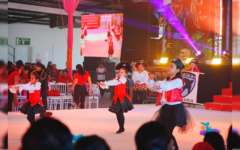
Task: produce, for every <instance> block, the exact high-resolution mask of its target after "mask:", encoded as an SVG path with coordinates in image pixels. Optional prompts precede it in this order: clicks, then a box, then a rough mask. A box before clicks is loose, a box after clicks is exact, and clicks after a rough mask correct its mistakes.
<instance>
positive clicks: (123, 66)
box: [98, 61, 133, 133]
mask: <svg viewBox="0 0 240 150" xmlns="http://www.w3.org/2000/svg"><path fill="white" fill-rule="evenodd" d="M115 70H119V72H118V77H116V78H115V79H113V80H109V81H105V82H100V83H99V82H98V85H100V87H101V88H103V89H107V88H108V87H109V86H115V95H114V97H113V101H112V104H111V106H110V107H109V111H110V112H113V113H116V115H117V120H118V124H119V130H118V131H117V132H116V133H122V132H124V130H125V129H124V121H125V118H124V115H123V113H124V112H125V113H126V112H128V111H129V110H132V109H133V105H132V102H131V97H130V96H129V95H128V94H127V93H126V86H127V79H126V74H128V72H131V71H130V70H131V67H130V64H129V63H128V62H126V61H123V62H120V63H119V64H117V66H116V67H115Z"/></svg>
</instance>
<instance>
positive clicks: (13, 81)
mask: <svg viewBox="0 0 240 150" xmlns="http://www.w3.org/2000/svg"><path fill="white" fill-rule="evenodd" d="M21 72H22V68H21V66H20V65H18V64H17V65H16V66H14V67H13V69H11V72H8V86H11V85H17V84H18V83H19V82H20V74H21ZM16 101H17V94H15V95H14V94H13V93H11V92H10V91H9V90H8V111H12V110H13V102H14V103H16Z"/></svg>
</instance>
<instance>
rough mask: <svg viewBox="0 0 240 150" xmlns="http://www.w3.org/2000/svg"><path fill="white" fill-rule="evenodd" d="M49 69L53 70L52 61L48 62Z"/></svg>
mask: <svg viewBox="0 0 240 150" xmlns="http://www.w3.org/2000/svg"><path fill="white" fill-rule="evenodd" d="M47 69H49V70H51V69H52V62H51V61H49V62H48V65H47Z"/></svg>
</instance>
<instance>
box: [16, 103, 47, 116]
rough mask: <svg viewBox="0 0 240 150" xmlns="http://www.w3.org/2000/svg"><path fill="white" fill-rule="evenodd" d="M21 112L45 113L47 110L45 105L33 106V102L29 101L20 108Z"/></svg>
mask: <svg viewBox="0 0 240 150" xmlns="http://www.w3.org/2000/svg"><path fill="white" fill-rule="evenodd" d="M20 111H21V113H23V114H37V113H39V114H45V113H46V110H45V108H44V107H43V106H41V105H39V104H36V105H34V106H31V103H30V102H28V103H26V104H25V105H23V106H22V107H21V108H20Z"/></svg>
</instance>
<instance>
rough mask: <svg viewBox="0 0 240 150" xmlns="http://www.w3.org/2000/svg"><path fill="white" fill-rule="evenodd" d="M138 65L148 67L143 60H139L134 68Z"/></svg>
mask: <svg viewBox="0 0 240 150" xmlns="http://www.w3.org/2000/svg"><path fill="white" fill-rule="evenodd" d="M138 65H143V66H144V67H148V63H147V62H146V61H144V60H139V61H138V62H137V64H136V65H135V66H136V67H138Z"/></svg>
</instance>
